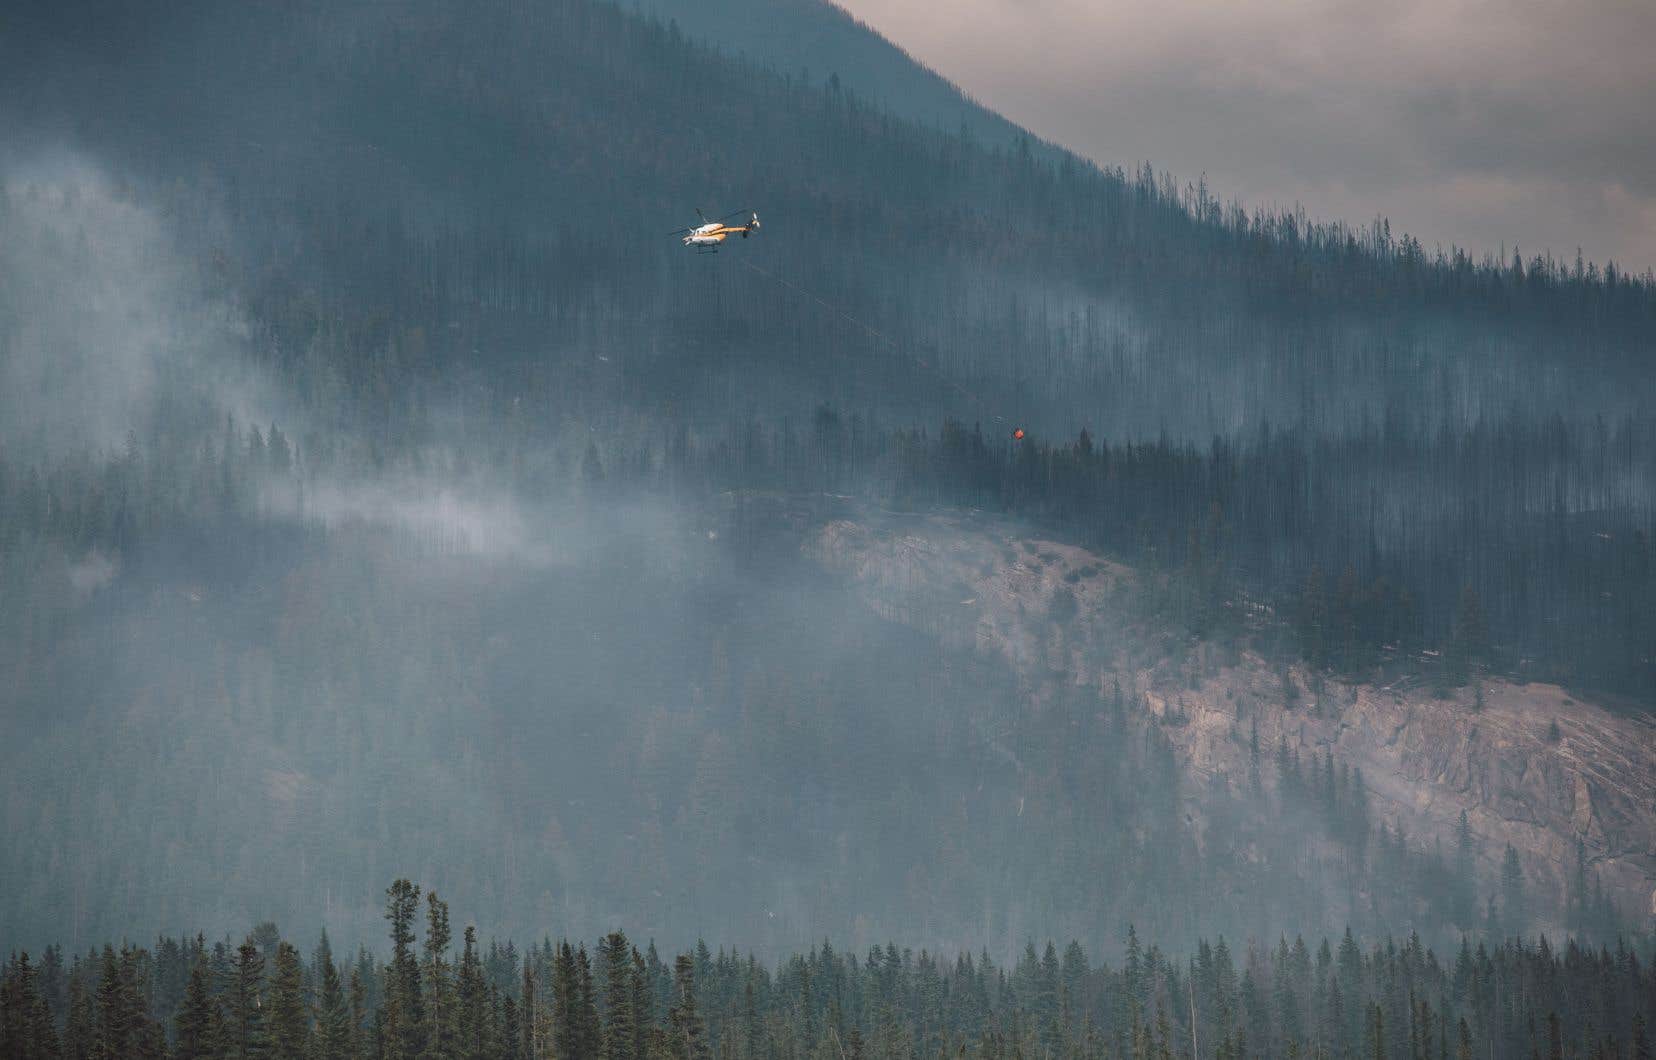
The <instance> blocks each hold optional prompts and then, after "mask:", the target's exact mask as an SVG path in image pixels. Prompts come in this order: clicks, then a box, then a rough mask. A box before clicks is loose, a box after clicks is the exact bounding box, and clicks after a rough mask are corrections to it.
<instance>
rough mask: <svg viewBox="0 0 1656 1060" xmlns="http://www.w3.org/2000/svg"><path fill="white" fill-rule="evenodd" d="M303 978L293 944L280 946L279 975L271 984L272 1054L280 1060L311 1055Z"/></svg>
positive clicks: (277, 962) (296, 1058)
mask: <svg viewBox="0 0 1656 1060" xmlns="http://www.w3.org/2000/svg"><path fill="white" fill-rule="evenodd" d="M304 974H305V973H304V967H303V965H302V964H301V963H300V961H299V951H298V950H296V949H294V947H293V944H292V943H291V942H279V943H277V945H276V972H275V975H274V976H273V977H272V979H271V984H270V1043H271V1050H270V1054H271V1056H273V1057H276V1058H278V1060H305V1057H307V1056H308V1055H309V1054H310V1011H309V1008H308V1006H307V1005H306V1004H305V980H304Z"/></svg>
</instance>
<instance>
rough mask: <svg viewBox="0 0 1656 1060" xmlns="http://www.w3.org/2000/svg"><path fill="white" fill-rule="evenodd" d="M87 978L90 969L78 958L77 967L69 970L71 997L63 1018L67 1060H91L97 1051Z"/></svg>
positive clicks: (95, 1022) (92, 1008)
mask: <svg viewBox="0 0 1656 1060" xmlns="http://www.w3.org/2000/svg"><path fill="white" fill-rule="evenodd" d="M86 978H87V969H86V967H85V966H84V965H82V964H81V963H80V959H79V958H76V960H75V967H74V968H73V969H72V970H71V971H70V973H69V991H68V994H69V997H68V1001H67V1003H66V1008H65V1016H64V1021H63V1057H64V1060H91V1058H92V1057H93V1056H94V1055H95V1053H96V1049H97V1046H96V1042H97V1021H96V1015H95V1009H94V1005H93V1001H92V994H91V993H90V992H89V991H88V990H87V989H86Z"/></svg>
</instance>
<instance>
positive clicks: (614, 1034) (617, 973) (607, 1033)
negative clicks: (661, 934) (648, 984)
mask: <svg viewBox="0 0 1656 1060" xmlns="http://www.w3.org/2000/svg"><path fill="white" fill-rule="evenodd" d="M598 959H599V960H600V961H601V962H602V964H603V971H604V1026H603V1039H604V1040H603V1057H604V1060H641V1058H639V1057H638V1056H637V1054H636V1053H635V1052H634V1050H635V1049H636V1047H637V1044H636V1043H637V1034H636V1031H637V1028H636V1026H635V1025H634V1017H633V983H632V944H631V943H629V942H628V941H627V936H626V935H625V934H623V933H622V932H620V931H612V932H610V933H609V934H608V935H607V936H605V937H604V938H603V939H601V940H600V941H599V943H598Z"/></svg>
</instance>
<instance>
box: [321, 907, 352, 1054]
mask: <svg viewBox="0 0 1656 1060" xmlns="http://www.w3.org/2000/svg"><path fill="white" fill-rule="evenodd" d="M317 951H318V953H317V956H318V960H317V963H318V965H319V966H320V968H321V980H322V981H321V985H320V987H319V988H318V990H317V997H316V1060H346V1058H347V1057H350V1056H352V1055H353V1053H354V1051H355V1050H354V1042H353V1041H352V1038H353V1035H352V1022H353V1021H352V1013H351V1008H352V1006H351V1004H350V1002H349V1001H348V1000H347V999H346V996H345V988H344V985H343V984H342V983H341V982H340V979H339V966H338V965H336V964H335V963H334V960H333V953H332V951H331V950H330V948H329V946H328V936H327V935H325V934H324V935H323V936H322V941H321V943H320V944H319V945H318V946H317Z"/></svg>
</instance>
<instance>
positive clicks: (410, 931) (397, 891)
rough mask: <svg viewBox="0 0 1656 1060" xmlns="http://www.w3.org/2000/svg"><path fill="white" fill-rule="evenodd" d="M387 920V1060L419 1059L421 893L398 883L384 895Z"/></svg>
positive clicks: (384, 1014) (384, 1011)
mask: <svg viewBox="0 0 1656 1060" xmlns="http://www.w3.org/2000/svg"><path fill="white" fill-rule="evenodd" d="M385 898H386V907H385V919H386V920H388V921H390V923H391V963H390V964H389V965H387V966H386V969H385V1004H384V1006H383V1007H382V1008H381V1010H380V1013H381V1017H382V1019H383V1022H384V1034H385V1048H386V1051H387V1054H388V1056H387V1060H415V1058H416V1057H418V1056H419V1055H420V1046H421V1040H420V1031H421V1029H422V1024H423V1023H424V1017H425V1013H424V1008H423V1006H422V1004H421V997H420V964H419V961H418V960H417V959H416V958H415V956H414V918H415V917H416V916H417V915H418V914H419V911H420V889H419V888H418V887H416V886H415V885H414V884H412V883H410V882H408V881H407V880H398V881H396V882H395V883H393V884H392V885H391V886H390V887H389V888H387V890H386V892H385Z"/></svg>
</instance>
